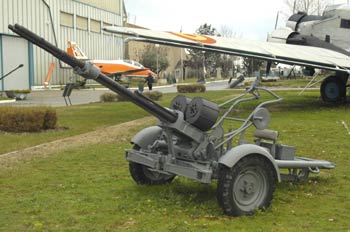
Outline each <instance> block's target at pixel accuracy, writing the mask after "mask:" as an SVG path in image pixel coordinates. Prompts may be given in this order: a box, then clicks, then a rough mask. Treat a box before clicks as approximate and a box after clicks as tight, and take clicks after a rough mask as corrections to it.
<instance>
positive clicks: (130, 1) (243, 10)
mask: <svg viewBox="0 0 350 232" xmlns="http://www.w3.org/2000/svg"><path fill="white" fill-rule="evenodd" d="M331 1H332V2H334V3H335V4H339V3H347V1H348V0H331ZM124 2H125V7H126V11H127V13H128V21H129V23H133V24H137V25H139V26H143V27H146V28H149V29H152V30H161V31H175V32H179V31H180V30H182V32H184V33H194V32H195V31H196V29H197V28H199V26H200V25H202V24H204V23H208V24H211V25H212V26H213V27H214V28H216V29H217V30H218V31H219V32H220V31H221V28H222V27H226V28H228V29H229V30H231V31H232V32H233V33H234V34H235V35H236V36H237V37H240V38H243V39H252V40H266V37H267V34H268V33H269V32H271V31H273V30H274V28H275V23H276V17H277V13H278V12H279V11H282V12H286V6H285V4H284V0H212V1H208V0H176V1H169V0H124ZM279 15H280V16H279V23H278V25H279V26H283V25H284V24H285V20H286V19H287V17H286V16H283V14H279Z"/></svg>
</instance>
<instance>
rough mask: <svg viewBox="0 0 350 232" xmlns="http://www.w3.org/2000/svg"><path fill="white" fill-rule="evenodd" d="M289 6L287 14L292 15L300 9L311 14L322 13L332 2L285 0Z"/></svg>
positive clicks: (325, 0) (324, 0) (327, 0)
mask: <svg viewBox="0 0 350 232" xmlns="http://www.w3.org/2000/svg"><path fill="white" fill-rule="evenodd" d="M284 3H285V5H286V7H287V12H284V13H285V14H286V15H288V16H290V15H292V14H295V13H297V12H299V11H302V12H305V13H307V14H309V15H321V14H322V12H323V10H324V9H325V8H326V6H327V5H328V4H330V3H331V1H330V0H284Z"/></svg>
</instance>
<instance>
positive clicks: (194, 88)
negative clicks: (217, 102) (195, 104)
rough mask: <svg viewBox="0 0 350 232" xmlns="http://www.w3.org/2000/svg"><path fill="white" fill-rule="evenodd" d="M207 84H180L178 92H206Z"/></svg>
mask: <svg viewBox="0 0 350 232" xmlns="http://www.w3.org/2000/svg"><path fill="white" fill-rule="evenodd" d="M205 90H206V89H205V86H204V85H203V84H191V85H178V86H177V92H178V93H196V92H205Z"/></svg>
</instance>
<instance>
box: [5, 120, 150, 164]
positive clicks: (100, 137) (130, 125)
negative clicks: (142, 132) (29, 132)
mask: <svg viewBox="0 0 350 232" xmlns="http://www.w3.org/2000/svg"><path fill="white" fill-rule="evenodd" d="M152 123H153V124H154V123H155V119H154V117H146V118H141V119H137V120H134V121H129V122H125V123H121V124H118V125H114V126H110V127H103V128H99V129H97V130H95V131H92V132H88V133H84V134H80V135H75V136H71V137H68V138H64V139H59V140H56V141H52V142H49V143H44V144H40V145H37V146H34V147H30V148H26V149H23V150H18V151H13V152H10V153H6V154H0V167H4V166H11V165H13V164H14V163H17V162H23V161H26V160H30V159H33V158H36V157H47V156H50V155H52V154H55V153H58V152H60V151H64V150H67V149H71V148H75V147H81V146H87V145H94V144H103V143H104V144H106V143H116V144H118V143H121V142H122V143H124V142H127V141H129V140H130V138H131V137H132V136H133V135H134V134H135V133H137V131H136V130H137V129H138V128H139V127H140V126H141V125H145V124H147V125H151V124H152Z"/></svg>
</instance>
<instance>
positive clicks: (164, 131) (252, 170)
mask: <svg viewBox="0 0 350 232" xmlns="http://www.w3.org/2000/svg"><path fill="white" fill-rule="evenodd" d="M9 28H10V29H11V30H12V31H14V32H15V33H17V34H18V35H20V36H21V37H23V38H25V39H27V40H29V41H30V42H32V43H33V44H36V45H37V46H39V47H41V48H42V49H44V50H46V51H47V52H49V53H51V54H52V55H53V56H55V57H56V58H58V59H60V60H61V61H63V62H65V63H67V64H68V65H70V66H71V67H73V68H74V71H75V72H76V73H78V74H79V75H81V76H82V77H84V78H86V79H93V80H95V81H96V82H98V83H100V84H102V85H104V86H106V87H108V88H109V89H111V90H112V91H114V92H116V93H118V94H120V95H122V96H124V97H126V98H127V99H129V100H130V101H131V102H132V103H134V104H136V105H138V106H139V107H141V108H142V109H144V110H146V111H147V112H149V113H150V114H152V115H154V116H155V117H156V118H158V120H159V121H158V123H157V125H155V126H151V127H148V128H145V129H143V130H141V131H140V132H139V133H137V134H136V135H135V136H134V137H133V138H132V139H131V143H132V144H133V148H131V149H128V150H126V159H127V160H128V161H129V170H130V174H131V176H132V178H133V179H134V180H135V182H137V183H138V184H142V185H160V184H165V183H170V182H171V181H172V180H173V179H174V177H175V176H176V175H179V176H184V177H188V178H190V179H194V180H197V181H199V182H202V183H211V182H212V181H214V180H217V198H218V202H219V205H220V206H221V207H222V208H223V210H224V212H225V213H226V214H228V215H231V216H239V215H247V214H248V215H249V214H252V213H253V212H254V210H255V209H257V208H260V209H265V208H267V207H268V206H269V205H270V202H271V200H272V197H273V193H274V190H275V185H276V183H277V182H278V181H281V180H298V179H304V180H305V179H307V178H308V176H309V173H317V172H318V171H319V169H322V168H323V169H331V168H334V167H335V165H334V164H333V163H331V162H328V161H323V160H314V159H308V158H301V157H296V156H295V153H296V152H295V148H294V147H292V146H287V145H283V144H279V143H278V142H277V139H278V132H277V131H273V130H269V129H267V128H268V125H269V122H270V116H269V112H268V110H267V109H266V108H264V106H266V105H269V104H272V103H276V102H280V101H281V100H282V99H281V98H280V97H279V96H277V95H276V94H274V93H273V92H271V91H270V90H268V89H265V88H262V87H259V86H258V84H259V80H256V81H254V82H253V83H252V85H251V86H250V87H249V88H248V89H247V90H246V92H245V93H243V94H241V95H238V96H236V97H234V98H233V99H230V100H228V101H226V102H224V103H222V104H220V105H218V104H216V103H214V102H211V101H209V100H207V99H204V98H200V97H195V98H193V99H191V98H188V97H186V96H182V95H179V96H177V97H175V98H174V99H173V100H172V102H171V105H170V107H169V108H165V107H162V106H160V105H159V104H157V103H156V102H154V101H152V100H150V99H148V98H146V97H145V96H143V95H142V94H141V93H139V92H138V91H135V92H131V91H130V90H128V89H126V88H124V87H123V86H121V85H119V84H118V83H117V82H115V81H113V80H112V79H110V78H109V77H108V76H106V75H104V74H102V73H101V72H100V70H99V69H98V68H97V67H95V66H93V65H92V64H91V63H88V62H84V61H81V60H77V59H76V58H74V57H72V56H70V55H69V54H67V53H66V52H64V51H62V50H60V49H58V48H57V47H55V46H54V45H52V44H50V43H49V42H47V41H45V40H44V39H43V38H41V37H39V36H37V35H36V34H34V33H32V32H31V31H29V30H28V29H26V28H24V27H22V26H20V25H17V24H16V25H9ZM243 79H244V78H243V77H240V78H239V79H238V80H239V81H242V80H243ZM239 81H237V82H235V85H236V84H238V82H239ZM261 91H264V92H266V93H267V94H268V95H270V96H271V97H272V100H268V101H265V102H261V103H260V104H258V105H257V106H256V108H255V109H254V110H253V111H252V113H251V114H250V115H249V116H248V117H247V118H236V117H233V112H234V109H235V108H236V107H237V105H238V104H240V103H243V102H248V101H255V100H257V99H259V98H260V92H261ZM225 107H226V109H224V108H225ZM220 114H222V116H221V117H220V118H219V115H220ZM227 124H229V126H228V125H227ZM236 124H237V125H238V126H237V127H236V128H235V129H234V128H233V125H236ZM239 124H240V125H239ZM251 126H254V127H255V128H256V130H255V132H254V137H255V140H254V142H253V143H247V141H246V140H245V132H246V130H247V129H248V128H250V127H251ZM224 128H229V129H228V131H225V129H224ZM234 142H236V143H237V144H236V145H234ZM280 169H287V170H288V172H286V173H285V174H282V173H280Z"/></svg>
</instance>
